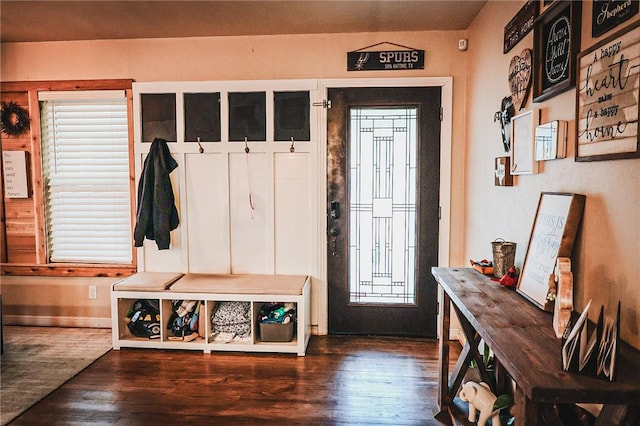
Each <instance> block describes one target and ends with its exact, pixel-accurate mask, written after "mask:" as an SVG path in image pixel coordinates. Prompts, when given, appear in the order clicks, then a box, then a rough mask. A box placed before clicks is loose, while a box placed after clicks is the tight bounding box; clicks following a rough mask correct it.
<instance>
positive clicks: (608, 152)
mask: <svg viewBox="0 0 640 426" xmlns="http://www.w3.org/2000/svg"><path fill="white" fill-rule="evenodd" d="M638 27H640V22H636V23H635V24H632V25H631V26H629V27H627V28H625V29H623V30H622V31H620V32H618V33H616V34H613V35H612V36H611V37H608V38H607V39H605V40H603V41H601V42H600V43H598V44H596V45H595V46H593V47H591V48H590V49H589V50H586V51H585V52H583V53H581V54H580V56H579V58H578V64H579V65H580V73H579V78H578V91H577V99H576V161H594V160H613V159H619V158H634V157H640V139H639V137H638V101H639V98H640V31H638Z"/></svg>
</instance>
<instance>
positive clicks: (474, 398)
mask: <svg viewBox="0 0 640 426" xmlns="http://www.w3.org/2000/svg"><path fill="white" fill-rule="evenodd" d="M460 399H462V400H463V401H467V402H468V403H469V421H470V422H475V421H476V415H477V412H478V411H480V418H479V419H478V426H484V425H485V424H486V423H487V420H489V419H491V424H492V425H493V426H500V409H497V410H494V409H493V404H494V403H495V402H496V399H497V397H496V396H495V395H494V394H493V392H491V388H490V387H489V385H488V384H486V383H484V382H480V383H476V382H467V383H465V384H464V385H462V390H461V391H460Z"/></svg>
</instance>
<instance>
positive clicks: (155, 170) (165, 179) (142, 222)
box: [133, 138, 180, 250]
mask: <svg viewBox="0 0 640 426" xmlns="http://www.w3.org/2000/svg"><path fill="white" fill-rule="evenodd" d="M176 167H178V163H177V162H176V160H174V159H173V157H172V156H171V153H169V147H168V146H167V141H166V140H164V139H159V138H156V139H154V140H153V143H152V144H151V148H150V149H149V154H148V155H147V158H146V159H145V160H144V167H143V169H142V175H141V176H140V181H139V182H138V209H137V211H136V227H135V229H134V231H133V238H134V241H135V246H136V247H141V246H142V242H143V240H144V238H145V237H146V238H147V239H149V240H155V242H156V244H157V246H158V249H159V250H164V249H168V248H169V243H170V241H171V238H170V235H169V232H170V231H173V230H174V229H176V228H177V227H178V224H179V223H180V221H179V219H178V210H177V209H176V205H175V199H174V196H173V188H172V187H171V180H170V178H169V173H171V172H172V171H173V170H174V169H175V168H176Z"/></svg>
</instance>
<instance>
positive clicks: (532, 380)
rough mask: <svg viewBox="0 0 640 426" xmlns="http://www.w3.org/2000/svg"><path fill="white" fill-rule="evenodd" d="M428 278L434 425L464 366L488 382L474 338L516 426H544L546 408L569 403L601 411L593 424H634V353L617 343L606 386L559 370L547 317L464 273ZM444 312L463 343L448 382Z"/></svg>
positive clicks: (637, 381) (637, 387) (637, 382)
mask: <svg viewBox="0 0 640 426" xmlns="http://www.w3.org/2000/svg"><path fill="white" fill-rule="evenodd" d="M432 273H433V275H434V277H435V278H436V280H437V282H438V284H439V286H440V296H441V300H442V315H441V318H440V333H441V334H440V344H439V356H440V359H439V380H438V388H439V392H438V406H437V407H435V408H434V415H435V416H436V418H439V419H440V418H445V417H446V416H445V413H446V412H447V411H448V410H449V409H450V408H451V406H452V402H453V398H454V397H455V396H456V395H457V393H458V391H459V388H460V385H461V383H462V378H463V376H464V374H465V373H466V371H467V369H468V368H469V365H470V362H471V360H475V361H476V363H477V365H478V366H479V367H480V368H479V373H480V376H481V378H482V380H483V381H485V382H487V383H492V381H493V380H492V377H490V376H489V374H488V373H487V371H486V369H485V368H484V364H483V362H482V356H481V355H480V354H479V353H478V344H479V343H480V341H481V339H482V340H484V342H486V343H487V344H488V345H489V347H490V348H491V350H492V351H493V353H494V355H495V358H496V371H497V373H498V374H497V383H495V388H496V389H494V393H496V394H499V393H501V392H502V391H503V388H504V387H505V383H504V382H505V377H511V378H512V379H513V381H514V382H515V383H516V391H515V395H514V399H515V406H514V407H513V410H512V413H513V414H515V418H516V419H515V422H516V424H517V425H518V426H522V425H537V424H540V422H539V419H540V418H542V417H541V416H543V417H544V418H545V420H546V421H547V422H549V417H551V416H553V415H554V413H553V410H552V409H551V407H552V406H553V404H574V403H601V404H604V406H603V408H602V410H601V412H600V415H599V417H598V420H597V422H596V425H604V424H607V425H613V424H636V423H634V422H637V421H638V419H639V418H640V351H638V350H636V349H635V348H633V347H631V346H630V345H628V344H625V343H624V342H621V345H620V351H619V355H618V360H617V368H618V375H617V379H616V380H615V381H613V382H610V381H608V380H603V379H598V378H594V377H588V376H584V375H579V374H574V373H569V372H566V371H563V370H562V368H561V341H560V339H558V338H557V337H556V335H555V332H554V331H553V327H552V316H551V314H550V313H549V312H545V311H543V310H541V309H538V308H537V307H535V306H534V305H533V304H531V303H530V302H529V301H527V300H526V299H525V298H524V297H522V296H520V295H519V294H517V293H516V292H515V291H514V290H513V289H509V288H506V287H503V286H501V285H499V284H498V283H496V282H494V281H492V280H491V279H489V278H488V277H486V276H484V275H482V274H480V273H479V272H477V271H475V270H474V269H472V268H433V269H432ZM450 305H452V306H453V309H454V311H455V312H456V314H457V316H458V319H459V320H460V324H461V327H462V330H463V333H464V335H465V337H466V340H467V343H466V344H465V346H464V348H463V350H462V352H461V354H460V357H459V358H458V360H457V364H456V366H455V368H454V370H453V372H452V374H451V377H450V376H449V346H448V341H449V323H450ZM553 420H554V421H555V420H557V419H553ZM547 424H548V423H547ZM551 424H561V423H560V421H559V420H557V423H553V422H552V423H551Z"/></svg>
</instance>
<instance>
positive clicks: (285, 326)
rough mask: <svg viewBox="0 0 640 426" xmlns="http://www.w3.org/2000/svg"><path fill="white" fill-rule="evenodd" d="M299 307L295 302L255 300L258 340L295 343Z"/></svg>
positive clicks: (273, 342) (262, 341) (272, 342)
mask: <svg viewBox="0 0 640 426" xmlns="http://www.w3.org/2000/svg"><path fill="white" fill-rule="evenodd" d="M297 308H298V306H297V303H295V302H255V303H254V312H255V313H256V314H255V317H254V318H255V320H256V321H255V329H254V330H255V334H256V336H257V338H256V341H257V342H259V343H268V344H289V343H292V342H293V343H295V342H296V338H297V336H296V334H297V333H296V331H297V328H298V327H297V324H298V322H297Z"/></svg>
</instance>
